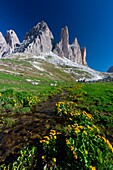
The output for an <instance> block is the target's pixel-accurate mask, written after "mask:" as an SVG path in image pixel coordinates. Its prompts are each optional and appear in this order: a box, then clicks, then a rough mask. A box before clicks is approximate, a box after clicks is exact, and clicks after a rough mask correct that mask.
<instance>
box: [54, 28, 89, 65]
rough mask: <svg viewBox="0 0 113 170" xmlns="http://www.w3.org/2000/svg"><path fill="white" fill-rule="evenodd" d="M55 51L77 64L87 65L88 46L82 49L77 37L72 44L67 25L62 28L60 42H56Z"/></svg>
mask: <svg viewBox="0 0 113 170" xmlns="http://www.w3.org/2000/svg"><path fill="white" fill-rule="evenodd" d="M53 52H54V53H55V54H57V55H58V56H61V57H66V58H68V59H70V60H71V61H73V62H75V63H77V64H82V65H87V63H86V48H83V49H80V46H79V44H78V40H77V38H75V39H74V41H73V43H72V44H71V45H70V44H69V32H68V27H67V26H66V27H64V28H62V30H61V37H60V42H59V43H58V44H56V46H55V48H54V50H53Z"/></svg>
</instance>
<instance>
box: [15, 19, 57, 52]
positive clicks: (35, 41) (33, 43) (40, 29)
mask: <svg viewBox="0 0 113 170" xmlns="http://www.w3.org/2000/svg"><path fill="white" fill-rule="evenodd" d="M53 43H54V38H53V35H52V32H51V31H50V29H49V28H48V26H47V24H46V23H45V22H44V21H42V22H40V23H38V24H37V25H36V26H34V27H33V28H32V29H31V30H30V31H29V32H27V33H26V35H25V38H24V40H23V43H22V44H21V45H20V47H19V48H18V50H17V51H19V52H28V53H32V54H35V55H37V54H40V53H41V52H44V53H46V52H50V51H52V48H53Z"/></svg>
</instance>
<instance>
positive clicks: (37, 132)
mask: <svg viewBox="0 0 113 170" xmlns="http://www.w3.org/2000/svg"><path fill="white" fill-rule="evenodd" d="M4 75H5V73H2V74H1V75H0V79H1V82H2V83H1V84H0V133H1V136H2V138H1V139H0V140H1V146H0V147H1V151H0V168H1V170H2V169H3V170H5V169H7V170H8V169H9V170H10V169H11V170H17V169H19V170H24V169H25V170H27V169H28V170H31V169H40V170H41V169H44V170H49V169H51V170H53V169H56V170H64V169H65V170H68V169H72V170H73V169H77V170H104V169H106V170H112V169H113V102H112V101H113V83H112V82H109V83H108V82H107V83H74V82H71V83H70V82H66V81H63V82H60V81H59V82H57V83H56V82H55V81H53V80H49V79H48V81H44V80H43V79H40V81H41V83H40V84H39V85H33V84H30V83H28V82H26V81H25V79H24V78H23V77H21V76H13V75H9V74H7V77H4ZM20 80H21V81H20ZM35 81H36V78H35ZM14 82H15V83H14ZM43 82H44V83H43ZM8 83H9V84H8ZM55 83H56V85H55Z"/></svg>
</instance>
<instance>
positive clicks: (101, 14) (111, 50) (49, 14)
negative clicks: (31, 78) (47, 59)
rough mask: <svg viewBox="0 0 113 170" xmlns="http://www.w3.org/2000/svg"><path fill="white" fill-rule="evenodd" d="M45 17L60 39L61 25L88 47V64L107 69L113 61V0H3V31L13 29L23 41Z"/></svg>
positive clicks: (0, 28)
mask: <svg viewBox="0 0 113 170" xmlns="http://www.w3.org/2000/svg"><path fill="white" fill-rule="evenodd" d="M42 20H44V21H45V22H47V24H48V26H49V28H50V29H51V31H52V32H53V35H54V37H55V39H56V41H59V39H60V31H61V28H62V27H64V26H65V25H67V26H68V28H69V33H70V43H71V42H72V41H73V40H74V37H77V38H78V42H79V44H80V46H81V47H84V46H86V48H87V62H88V65H89V66H90V67H91V68H93V69H95V70H98V71H103V72H104V71H107V69H108V68H109V67H110V66H112V65H113V0H10V1H9V0H3V1H2V3H1V5H0V31H1V32H2V33H3V34H4V35H5V34H6V30H8V29H13V30H15V32H16V33H17V35H18V37H19V39H20V40H21V41H22V39H23V38H24V35H25V33H26V32H27V31H28V30H29V29H30V28H32V27H33V26H34V25H36V24H37V23H38V22H40V21H42Z"/></svg>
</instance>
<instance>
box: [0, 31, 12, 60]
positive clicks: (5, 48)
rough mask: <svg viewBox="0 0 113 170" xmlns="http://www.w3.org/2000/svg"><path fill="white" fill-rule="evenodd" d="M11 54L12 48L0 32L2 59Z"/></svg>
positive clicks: (0, 53)
mask: <svg viewBox="0 0 113 170" xmlns="http://www.w3.org/2000/svg"><path fill="white" fill-rule="evenodd" d="M9 52H10V47H9V46H8V45H7V43H6V40H5V38H4V36H3V34H2V33H1V32H0V58H1V57H4V56H5V55H6V54H7V53H9Z"/></svg>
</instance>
